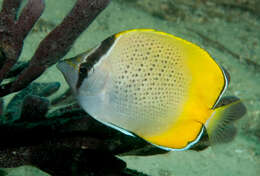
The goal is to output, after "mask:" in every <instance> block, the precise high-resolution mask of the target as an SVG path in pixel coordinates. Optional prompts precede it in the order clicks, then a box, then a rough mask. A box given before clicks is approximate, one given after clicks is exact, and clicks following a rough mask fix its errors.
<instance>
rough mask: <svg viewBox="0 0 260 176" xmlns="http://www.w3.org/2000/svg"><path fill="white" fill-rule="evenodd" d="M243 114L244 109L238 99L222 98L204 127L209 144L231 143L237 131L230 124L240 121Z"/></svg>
mask: <svg viewBox="0 0 260 176" xmlns="http://www.w3.org/2000/svg"><path fill="white" fill-rule="evenodd" d="M245 113H246V107H245V105H244V104H243V103H242V102H241V100H240V99H239V98H237V97H224V98H222V100H221V101H220V102H219V103H218V104H217V106H216V108H215V111H214V112H213V114H212V115H211V117H210V118H209V119H208V120H207V122H206V125H205V126H206V129H207V133H208V137H209V140H210V144H211V145H212V144H216V143H226V142H229V141H231V140H232V139H233V138H234V137H235V135H236V131H237V130H236V128H235V126H234V124H233V123H232V122H234V121H235V120H237V119H240V118H241V117H242V116H243V115H244V114H245Z"/></svg>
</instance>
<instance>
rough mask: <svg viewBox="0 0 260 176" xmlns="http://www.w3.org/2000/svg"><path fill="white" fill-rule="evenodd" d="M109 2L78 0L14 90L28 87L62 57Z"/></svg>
mask: <svg viewBox="0 0 260 176" xmlns="http://www.w3.org/2000/svg"><path fill="white" fill-rule="evenodd" d="M108 3H109V0H78V1H77V2H76V4H75V6H74V7H73V9H72V10H71V12H70V13H69V14H68V15H67V16H66V17H65V19H64V20H63V21H62V23H61V24H60V25H59V26H57V27H56V28H55V29H54V30H53V31H52V32H51V33H49V34H48V36H47V37H46V38H45V39H44V40H43V41H42V42H41V43H40V45H39V47H38V49H37V50H36V52H35V54H34V56H33V57H32V60H31V61H30V64H29V67H28V68H26V69H25V70H24V71H23V72H22V74H21V75H20V76H19V77H18V78H17V80H16V81H15V82H14V84H13V86H12V91H13V92H14V91H18V90H21V89H22V88H24V87H26V86H27V85H28V84H29V83H30V82H32V81H33V80H34V79H36V78H37V77H38V76H40V75H41V74H42V73H43V72H44V71H45V70H46V68H48V67H49V66H51V65H53V64H55V63H56V62H57V61H58V60H59V59H61V58H62V57H63V56H64V55H65V54H66V53H67V52H68V51H69V49H70V48H71V46H72V44H73V43H74V41H75V40H76V39H77V38H78V36H79V35H80V34H81V33H82V32H83V31H84V30H85V29H86V28H87V27H88V25H90V24H91V22H92V21H93V20H94V19H95V18H96V16H97V15H98V14H99V13H100V12H101V11H102V10H103V9H104V8H105V7H106V6H107V5H108Z"/></svg>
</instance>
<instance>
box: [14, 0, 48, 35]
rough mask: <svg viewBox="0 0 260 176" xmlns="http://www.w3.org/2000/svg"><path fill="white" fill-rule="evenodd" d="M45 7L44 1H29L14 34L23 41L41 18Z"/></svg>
mask: <svg viewBox="0 0 260 176" xmlns="http://www.w3.org/2000/svg"><path fill="white" fill-rule="evenodd" d="M44 7H45V5H44V0H29V1H28V3H27V4H26V6H25V7H24V8H23V11H22V12H21V15H20V16H19V18H18V20H17V22H16V24H15V29H14V34H16V35H18V36H19V37H21V39H22V40H23V39H24V38H25V37H26V36H27V34H28V33H29V32H30V30H31V29H32V27H33V26H34V24H35V23H36V21H37V20H38V19H39V17H40V16H41V14H42V12H43V10H44Z"/></svg>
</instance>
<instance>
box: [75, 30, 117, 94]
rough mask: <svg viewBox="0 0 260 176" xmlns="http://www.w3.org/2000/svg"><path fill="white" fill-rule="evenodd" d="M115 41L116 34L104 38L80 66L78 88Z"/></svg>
mask: <svg viewBox="0 0 260 176" xmlns="http://www.w3.org/2000/svg"><path fill="white" fill-rule="evenodd" d="M114 41H115V36H114V35H113V36H111V37H108V38H107V39H106V40H104V41H103V42H102V43H101V45H100V46H99V47H98V48H97V49H96V50H95V51H94V52H93V53H91V54H90V55H89V56H88V57H87V58H86V59H85V60H86V61H85V62H83V63H81V64H80V66H79V79H78V82H77V86H76V87H77V89H78V88H79V87H80V86H81V84H82V82H83V80H84V79H85V78H86V77H87V76H88V72H89V71H90V69H91V68H93V66H94V65H95V64H96V63H97V62H98V61H99V60H100V58H102V56H103V55H105V54H106V53H107V51H108V50H109V48H110V47H111V46H112V45H113V43H114Z"/></svg>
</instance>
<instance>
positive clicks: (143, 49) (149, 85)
mask: <svg viewBox="0 0 260 176" xmlns="http://www.w3.org/2000/svg"><path fill="white" fill-rule="evenodd" d="M169 37H170V36H167V35H162V34H159V33H158V34H157V35H154V32H149V31H147V32H142V33H138V32H130V33H127V34H124V35H121V36H119V37H118V38H117V41H116V42H118V43H119V42H120V45H117V44H116V43H115V45H114V46H113V47H112V49H111V51H110V54H109V56H108V58H106V59H107V60H109V61H110V63H111V65H112V68H111V75H112V76H111V77H112V81H113V84H112V85H113V86H112V88H111V89H110V90H108V95H109V98H110V99H109V103H111V105H112V106H113V108H114V110H115V111H117V112H118V113H119V114H120V117H119V119H118V118H114V119H113V120H115V123H116V124H119V125H120V126H121V127H123V128H126V129H130V131H137V132H139V133H141V134H142V133H147V130H151V127H152V128H153V127H154V128H153V129H152V131H153V132H156V131H160V129H157V130H156V128H159V127H162V126H164V127H167V125H168V124H169V122H171V121H174V120H175V117H177V116H178V113H180V107H181V105H182V102H184V101H183V99H184V98H185V97H186V92H187V88H188V86H187V85H188V82H189V78H188V76H187V75H186V73H185V71H184V63H183V54H182V53H181V51H180V50H181V48H180V47H178V45H176V41H175V40H173V39H170V40H169ZM147 125H149V127H150V128H142V129H140V127H145V126H147ZM150 134H152V133H150Z"/></svg>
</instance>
